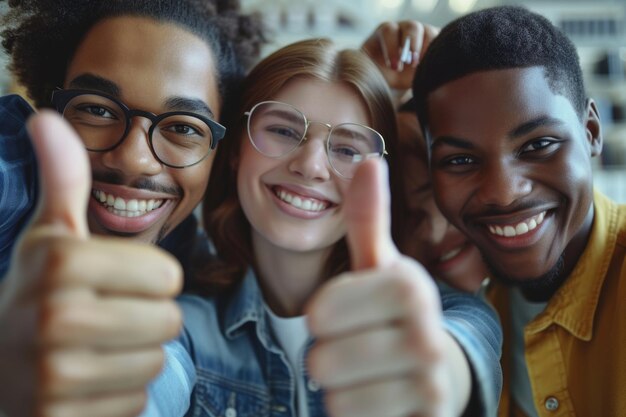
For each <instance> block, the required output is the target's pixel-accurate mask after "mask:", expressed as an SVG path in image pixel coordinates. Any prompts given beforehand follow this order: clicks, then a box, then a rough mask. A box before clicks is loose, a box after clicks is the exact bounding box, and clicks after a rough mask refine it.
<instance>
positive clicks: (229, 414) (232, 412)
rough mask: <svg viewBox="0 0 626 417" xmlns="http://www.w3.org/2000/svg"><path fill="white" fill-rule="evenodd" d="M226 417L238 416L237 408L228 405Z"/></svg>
mask: <svg viewBox="0 0 626 417" xmlns="http://www.w3.org/2000/svg"><path fill="white" fill-rule="evenodd" d="M224 417H237V410H235V409H234V408H233V407H228V408H227V409H226V413H225V416H224Z"/></svg>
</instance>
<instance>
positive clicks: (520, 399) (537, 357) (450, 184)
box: [413, 7, 626, 416]
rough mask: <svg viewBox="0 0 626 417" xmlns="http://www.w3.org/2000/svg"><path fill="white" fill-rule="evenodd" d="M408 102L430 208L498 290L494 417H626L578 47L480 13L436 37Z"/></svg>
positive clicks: (604, 223) (589, 106) (595, 137)
mask: <svg viewBox="0 0 626 417" xmlns="http://www.w3.org/2000/svg"><path fill="white" fill-rule="evenodd" d="M413 93H414V97H415V98H416V100H417V113H418V116H419V120H420V123H421V124H422V127H423V129H424V132H425V137H426V142H427V146H428V149H429V153H430V171H431V174H432V179H433V187H434V193H435V198H436V201H437V203H438V205H439V207H440V208H441V210H442V212H443V213H444V215H445V216H446V217H447V218H448V219H449V220H450V221H451V222H452V223H453V224H454V225H455V226H456V227H458V228H459V229H460V230H461V231H462V232H463V233H465V234H466V235H467V236H468V237H469V238H470V239H471V240H472V241H473V242H474V243H475V244H476V245H477V246H478V247H479V249H480V251H481V252H482V254H483V256H484V258H485V259H486V262H487V263H488V265H489V267H490V270H491V271H492V274H491V277H492V278H497V279H498V281H500V282H502V283H503V284H505V285H504V286H503V285H494V288H492V289H491V290H492V293H491V294H490V295H491V297H492V300H493V302H494V304H495V306H496V307H497V309H498V310H499V313H500V315H501V320H502V324H503V326H504V333H505V347H504V355H503V362H502V363H503V368H504V372H505V388H504V391H503V396H502V400H501V408H500V413H501V415H503V416H505V415H510V414H513V413H519V414H525V415H529V416H532V415H540V416H549V415H579V416H591V415H602V416H618V415H625V414H626V395H624V386H626V356H625V355H624V347H625V346H626V304H625V303H624V302H623V300H624V299H625V298H626V285H625V284H626V281H625V280H626V262H625V261H626V259H625V258H626V240H625V239H626V207H624V206H622V205H617V204H615V203H614V202H612V201H611V200H610V199H608V198H607V197H605V196H604V195H602V194H601V193H599V192H598V191H597V190H594V187H593V181H592V163H591V162H592V158H593V157H595V156H597V155H599V154H600V152H601V149H602V132H601V125H600V116H599V114H598V110H597V106H596V103H595V102H594V100H593V99H591V98H588V97H586V95H585V89H584V84H583V75H582V71H581V67H580V63H579V58H578V55H577V51H576V48H575V46H574V45H573V44H572V42H571V41H570V40H569V39H568V38H567V37H566V36H565V35H564V34H563V33H562V32H561V31H560V30H559V29H558V28H556V27H555V26H554V25H553V24H552V23H550V22H549V21H548V20H547V19H546V18H544V17H542V16H540V15H538V14H536V13H533V12H530V11H528V10H526V9H524V8H520V7H497V8H490V9H485V10H481V11H478V12H475V13H472V14H469V15H467V16H464V17H461V18H459V19H458V20H456V21H454V22H452V23H450V24H449V25H448V26H446V27H445V28H444V29H442V31H441V32H440V34H439V35H438V36H437V38H436V39H435V40H434V41H433V42H432V43H431V45H430V47H429V49H428V51H427V52H426V53H425V54H424V57H423V59H422V62H421V64H420V66H419V67H418V69H417V73H416V78H415V82H414V86H413ZM519 414H515V415H519Z"/></svg>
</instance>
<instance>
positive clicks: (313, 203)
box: [275, 189, 328, 212]
mask: <svg viewBox="0 0 626 417" xmlns="http://www.w3.org/2000/svg"><path fill="white" fill-rule="evenodd" d="M275 194H276V196H277V197H278V198H280V199H281V200H282V201H284V202H286V203H288V204H290V205H292V206H294V207H296V208H299V209H300V210H305V211H313V212H317V211H322V210H324V209H326V207H328V204H327V203H325V202H322V201H319V200H316V199H311V198H303V197H300V196H297V195H293V194H291V193H289V192H287V191H285V190H282V189H281V190H278V191H276V192H275Z"/></svg>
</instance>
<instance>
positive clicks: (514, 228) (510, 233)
mask: <svg viewBox="0 0 626 417" xmlns="http://www.w3.org/2000/svg"><path fill="white" fill-rule="evenodd" d="M545 216H546V212H545V211H543V212H541V213H539V214H537V215H536V216H533V217H531V218H530V219H527V220H524V221H522V222H519V223H517V224H516V225H506V226H497V225H488V226H487V229H488V230H489V233H491V234H493V235H498V236H505V237H514V236H520V235H524V234H526V233H528V232H530V231H531V230H534V229H536V228H537V226H539V225H540V224H541V223H542V222H543V220H544V218H545Z"/></svg>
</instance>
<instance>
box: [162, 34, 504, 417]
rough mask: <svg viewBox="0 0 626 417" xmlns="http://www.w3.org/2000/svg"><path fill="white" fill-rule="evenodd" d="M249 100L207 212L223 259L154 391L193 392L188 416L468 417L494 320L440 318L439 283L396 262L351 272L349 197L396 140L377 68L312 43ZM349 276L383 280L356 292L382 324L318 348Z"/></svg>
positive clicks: (458, 311) (189, 303) (456, 309)
mask: <svg viewBox="0 0 626 417" xmlns="http://www.w3.org/2000/svg"><path fill="white" fill-rule="evenodd" d="M242 92H243V93H242V95H241V100H240V101H239V102H238V103H237V104H236V107H235V111H234V112H231V113H230V114H232V115H234V119H233V120H231V121H227V122H226V125H227V126H229V130H228V132H227V134H226V135H227V137H226V140H224V141H223V142H222V143H221V144H220V147H219V148H218V151H217V152H218V154H219V155H218V156H217V157H216V159H215V164H214V166H213V170H212V173H211V179H210V182H209V187H208V189H207V194H206V196H207V197H206V198H205V200H204V206H203V218H204V223H205V227H206V229H207V231H208V233H209V235H210V236H211V238H212V240H213V243H214V245H215V248H216V250H217V255H218V259H219V261H216V262H213V263H211V264H209V265H208V267H207V270H205V271H202V272H199V273H198V274H197V276H196V279H195V281H193V282H191V288H190V289H191V290H195V291H196V292H199V293H202V295H204V296H202V295H184V296H183V297H182V298H181V299H180V300H179V301H180V305H181V306H182V308H183V311H184V316H185V328H184V330H183V333H182V335H181V337H180V339H179V340H178V341H176V342H174V343H172V344H171V345H169V346H168V347H167V352H168V362H167V366H166V370H165V373H164V374H163V375H162V376H161V377H160V378H159V380H158V381H157V383H156V384H157V386H158V385H162V386H163V385H167V386H168V387H169V389H168V390H167V391H168V392H170V393H171V395H170V396H169V397H167V398H164V397H160V398H156V397H153V398H152V406H154V407H156V408H158V404H159V403H160V402H163V401H168V402H172V401H182V400H186V399H188V398H189V395H190V394H191V392H192V390H193V396H192V397H191V404H190V407H191V408H190V409H189V411H188V414H189V415H202V416H213V415H216V416H217V415H220V416H222V415H225V416H269V415H284V416H296V415H297V416H300V417H307V416H324V415H327V414H330V415H333V416H342V415H359V416H364V417H367V416H381V415H391V416H394V415H397V416H400V415H412V414H418V413H422V412H424V413H426V412H433V411H437V412H444V411H446V412H450V413H451V414H460V413H461V412H462V411H463V410H464V409H465V408H466V405H467V404H468V401H469V394H470V391H471V373H470V368H472V369H473V368H475V367H482V368H484V367H491V369H493V370H494V373H495V370H498V369H499V365H498V362H497V357H495V358H492V359H493V360H492V361H489V360H488V359H489V358H487V356H488V355H486V354H485V353H484V352H483V351H481V349H484V350H485V351H497V350H498V349H499V344H498V340H499V335H498V334H491V333H489V334H484V335H483V334H482V333H481V332H483V331H484V332H485V333H487V331H488V328H487V327H486V325H483V324H482V323H483V322H490V323H491V322H493V321H495V318H494V316H493V313H491V312H490V310H489V309H488V308H487V307H486V306H484V305H483V304H480V302H479V301H477V300H476V299H475V298H472V297H469V298H463V296H462V295H455V296H454V297H455V298H454V299H453V300H452V299H451V298H448V299H447V301H446V299H445V298H444V308H445V309H446V312H448V313H451V316H450V318H446V319H443V318H442V316H441V308H440V307H439V303H440V301H439V297H438V294H437V292H436V290H435V289H434V285H433V284H432V279H431V278H430V276H428V275H427V274H426V273H425V271H424V270H423V269H422V268H421V267H419V265H418V264H417V263H415V262H414V261H413V260H411V259H409V258H406V257H400V255H398V256H399V257H400V258H401V260H400V261H399V264H400V265H396V264H395V263H394V267H393V268H382V269H380V270H378V269H373V270H369V271H362V272H359V271H352V272H348V270H349V266H350V256H349V253H348V244H347V243H346V233H347V224H346V218H345V213H344V202H345V198H346V194H347V192H348V190H349V189H351V186H352V185H353V184H352V178H353V177H354V175H355V171H356V169H357V167H359V165H360V164H362V163H363V162H364V161H367V160H368V159H372V158H378V159H381V158H383V156H384V155H385V154H386V153H388V156H387V160H388V161H389V163H393V159H392V158H393V157H394V154H395V153H394V152H395V151H394V148H395V145H396V141H397V139H396V132H395V126H396V125H395V114H394V110H393V106H392V103H391V100H390V96H389V91H388V88H387V86H386V83H385V80H384V79H383V78H382V76H381V74H380V73H379V72H378V70H377V68H376V66H375V65H374V64H373V63H372V62H371V61H370V60H369V58H368V57H367V56H366V55H365V54H364V53H362V52H360V51H353V50H344V51H338V50H336V49H335V47H334V46H333V44H332V43H331V42H330V41H328V40H323V39H315V40H308V41H302V42H298V43H295V44H292V45H289V46H287V47H284V48H282V49H280V50H278V51H277V52H275V53H274V54H272V55H270V56H269V57H267V58H266V59H264V60H263V61H262V62H261V63H259V64H258V65H257V66H256V67H255V68H254V69H253V70H252V72H251V73H250V75H249V76H248V77H247V78H246V81H245V82H244V84H243V86H242ZM368 168H370V167H368ZM361 178H362V177H361ZM392 180H393V178H392ZM361 185H362V183H361ZM351 191H352V189H351ZM388 232H389V231H388ZM389 241H390V238H389ZM350 249H352V250H354V247H351V248H350ZM341 273H344V274H345V275H342V277H343V278H340V279H339V281H333V282H341V280H348V281H349V280H350V279H352V280H354V281H353V282H358V281H359V280H364V281H363V282H370V283H371V282H372V278H373V281H374V283H377V285H378V286H379V290H376V291H374V292H373V293H372V294H371V295H370V296H367V297H363V296H359V295H357V294H356V293H354V294H352V295H355V296H357V297H358V301H357V302H356V305H357V306H358V309H363V310H364V312H367V314H366V316H367V315H368V314H371V315H372V320H373V322H370V323H369V324H368V325H367V326H365V327H363V328H358V329H357V330H356V331H355V332H352V331H340V332H338V333H336V334H333V335H332V336H331V337H324V338H320V339H317V340H314V339H313V338H312V336H311V333H310V332H309V330H308V327H307V322H306V320H307V318H306V317H305V315H304V311H305V306H307V305H308V304H309V303H310V302H311V300H312V297H313V295H314V294H319V290H320V289H326V290H327V291H331V290H329V287H328V285H327V284H333V282H330V283H329V282H328V281H330V280H331V278H333V277H334V276H336V275H338V274H341ZM348 277H352V278H348ZM368 277H369V279H368ZM346 282H347V281H346ZM331 292H332V291H331ZM405 292H406V293H408V295H407V296H405V295H404V293H405ZM390 294H395V296H391V298H390V296H389V295H390ZM422 298H423V299H424V300H427V301H425V302H423V303H422V302H421V301H419V300H421V299H422ZM318 300H319V298H318ZM380 305H382V306H385V308H382V307H381V308H377V306H380ZM308 307H309V308H313V307H311V305H308ZM346 308H349V307H347V305H346ZM358 309H357V310H358ZM350 310H351V311H350V312H348V311H346V312H345V313H346V314H345V315H342V317H339V316H338V317H333V318H332V320H327V321H326V324H329V323H330V322H333V321H335V320H339V319H340V318H343V317H346V316H347V315H350V314H351V315H354V314H355V310H354V309H350ZM390 310H391V311H390ZM356 315H357V316H361V315H360V313H358V312H356ZM425 317H430V318H432V321H429V322H428V323H426V322H425ZM453 317H457V318H461V317H462V320H457V319H455V318H453ZM469 317H474V320H476V321H477V323H478V324H476V325H468V324H467V319H468V318H469ZM444 329H447V331H446V330H444ZM486 329H487V330H486ZM318 330H319V329H318ZM417 334H421V335H432V337H430V338H427V339H429V340H422V339H420V338H419V337H417V336H416V335H417ZM368 345H371V346H372V348H371V349H370V348H367V346H368ZM374 346H378V347H374ZM477 346H478V347H477ZM328 355H330V356H331V357H333V356H334V355H337V356H334V357H336V358H337V360H336V362H335V363H333V361H332V360H331V361H330V362H329V360H328V358H329V356H328ZM346 355H348V356H347V357H346ZM466 355H467V356H466ZM313 357H315V359H312V358H313ZM468 357H469V358H470V359H469V360H468V359H466V358H468ZM348 359H350V360H348ZM324 369H326V371H324ZM312 375H314V376H315V378H313V377H312ZM318 380H319V382H317V381H318ZM165 391H166V390H163V389H162V390H160V392H165ZM479 391H480V387H477V388H476V390H475V392H479ZM476 398H480V395H477V396H476ZM478 403H480V400H478ZM472 406H476V404H475V403H472ZM186 407H187V404H184V406H183V407H182V408H186ZM478 407H480V405H478ZM476 410H478V409H476ZM479 414H480V413H478V414H473V415H479Z"/></svg>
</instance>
